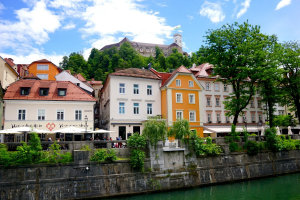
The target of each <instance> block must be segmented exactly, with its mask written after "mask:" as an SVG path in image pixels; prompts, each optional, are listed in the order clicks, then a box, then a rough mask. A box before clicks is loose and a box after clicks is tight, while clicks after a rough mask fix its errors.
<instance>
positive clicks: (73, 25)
mask: <svg viewBox="0 0 300 200" xmlns="http://www.w3.org/2000/svg"><path fill="white" fill-rule="evenodd" d="M75 27H76V26H75V24H74V23H69V24H67V25H65V26H64V27H62V28H63V29H65V30H70V29H73V28H75Z"/></svg>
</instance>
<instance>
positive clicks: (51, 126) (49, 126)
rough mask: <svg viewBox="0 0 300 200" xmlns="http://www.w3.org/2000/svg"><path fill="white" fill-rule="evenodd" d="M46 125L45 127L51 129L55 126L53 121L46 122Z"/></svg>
mask: <svg viewBox="0 0 300 200" xmlns="http://www.w3.org/2000/svg"><path fill="white" fill-rule="evenodd" d="M46 127H47V129H49V130H50V131H52V130H53V129H54V128H55V124H54V123H48V124H46Z"/></svg>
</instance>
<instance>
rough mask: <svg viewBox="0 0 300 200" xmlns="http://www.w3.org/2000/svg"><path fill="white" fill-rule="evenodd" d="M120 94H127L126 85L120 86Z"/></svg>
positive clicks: (121, 84)
mask: <svg viewBox="0 0 300 200" xmlns="http://www.w3.org/2000/svg"><path fill="white" fill-rule="evenodd" d="M119 92H120V94H125V83H120V84H119Z"/></svg>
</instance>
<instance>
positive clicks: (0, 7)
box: [0, 2, 5, 12]
mask: <svg viewBox="0 0 300 200" xmlns="http://www.w3.org/2000/svg"><path fill="white" fill-rule="evenodd" d="M4 9H5V6H4V5H3V4H2V3H1V2H0V12H1V10H4Z"/></svg>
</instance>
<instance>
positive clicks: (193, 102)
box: [152, 66, 203, 137]
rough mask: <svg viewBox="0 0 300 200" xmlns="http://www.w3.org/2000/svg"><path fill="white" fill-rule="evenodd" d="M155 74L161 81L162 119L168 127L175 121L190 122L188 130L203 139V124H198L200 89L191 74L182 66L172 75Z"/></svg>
mask: <svg viewBox="0 0 300 200" xmlns="http://www.w3.org/2000/svg"><path fill="white" fill-rule="evenodd" d="M152 70H153V69H152ZM153 71H155V70H153ZM155 73H156V74H157V75H159V76H160V77H161V79H162V86H161V114H162V118H164V119H166V120H167V122H168V125H169V126H172V125H173V123H174V122H175V121H176V120H179V119H186V120H188V121H189V122H190V129H191V130H194V131H196V133H197V135H198V136H200V137H203V124H202V123H201V122H200V106H201V102H200V97H201V91H202V88H201V85H200V84H199V82H198V81H197V79H196V78H195V76H194V75H193V73H191V71H189V70H188V69H186V68H185V67H184V66H181V67H179V68H178V69H177V70H175V71H174V72H173V73H160V72H156V71H155Z"/></svg>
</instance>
